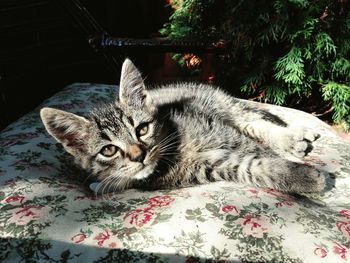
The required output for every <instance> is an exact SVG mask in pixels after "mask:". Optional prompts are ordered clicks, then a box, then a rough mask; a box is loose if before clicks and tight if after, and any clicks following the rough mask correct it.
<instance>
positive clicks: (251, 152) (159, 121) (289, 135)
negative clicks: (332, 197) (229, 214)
mask: <svg viewBox="0 0 350 263" xmlns="http://www.w3.org/2000/svg"><path fill="white" fill-rule="evenodd" d="M41 117H42V120H43V123H44V124H45V127H46V129H47V130H48V132H49V133H50V134H51V135H52V136H53V137H54V138H56V140H58V141H59V142H60V143H62V145H63V146H64V147H65V149H66V150H67V151H68V152H69V153H71V154H72V155H73V156H75V158H76V160H77V161H78V163H79V164H80V165H81V166H82V167H83V168H84V169H87V170H88V171H89V172H90V174H91V176H93V177H95V178H97V180H100V181H101V182H102V183H101V184H100V185H101V189H100V190H101V191H102V192H107V191H120V190H123V189H126V188H130V187H136V188H143V189H158V188H171V187H183V186H189V185H193V184H203V183H208V182H213V181H221V180H228V181H235V182H241V183H247V184H251V185H255V186H258V187H268V188H274V189H277V190H280V191H284V192H294V193H306V192H319V191H321V190H323V189H324V187H325V178H324V175H323V174H322V173H320V172H319V171H318V170H316V169H315V168H313V167H310V166H306V165H303V164H300V163H294V162H291V161H288V160H286V159H283V158H281V157H280V156H279V155H278V154H277V153H276V152H275V151H274V150H276V149H279V150H284V151H288V152H291V153H293V154H294V155H295V156H297V157H304V156H305V155H306V154H307V153H308V152H309V151H310V150H311V149H312V142H313V141H314V140H316V139H317V137H318V135H317V134H315V133H313V132H310V131H305V130H303V129H292V128H291V127H289V126H288V124H287V123H285V122H284V121H283V120H282V119H280V118H279V117H277V116H275V115H273V114H271V113H269V112H267V111H265V110H260V109H256V108H252V107H250V106H249V105H247V103H245V101H243V100H239V99H236V98H233V97H231V96H228V95H227V94H225V93H224V92H223V91H221V90H220V89H217V88H213V87H211V86H208V85H200V84H193V83H190V84H188V83H187V84H186V83H179V84H173V85H168V86H165V87H161V88H157V89H147V88H146V87H145V85H144V83H143V80H142V77H141V74H140V72H139V71H138V70H137V69H136V68H135V66H134V65H133V64H132V62H131V61H130V60H126V61H125V62H124V64H123V68H122V74H121V81H120V90H119V96H118V98H117V99H116V100H115V101H114V102H113V103H111V104H107V105H103V106H102V105H100V106H98V107H96V108H95V109H94V110H93V111H92V112H91V113H90V115H89V117H88V118H83V117H78V116H76V115H74V114H71V113H67V112H64V111H60V110H56V109H52V108H43V109H42V110H41ZM258 141H263V142H264V144H261V143H259V142H258ZM114 152H115V153H114ZM111 154H112V156H111Z"/></svg>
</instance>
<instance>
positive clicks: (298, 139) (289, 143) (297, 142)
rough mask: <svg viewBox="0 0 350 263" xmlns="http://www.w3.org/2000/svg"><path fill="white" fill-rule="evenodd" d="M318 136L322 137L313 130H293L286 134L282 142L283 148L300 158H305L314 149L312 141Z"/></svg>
mask: <svg viewBox="0 0 350 263" xmlns="http://www.w3.org/2000/svg"><path fill="white" fill-rule="evenodd" d="M318 138H320V135H319V134H318V133H315V132H313V131H311V130H306V129H299V130H293V131H290V132H288V134H286V136H285V138H284V139H283V142H282V144H283V147H282V148H283V149H284V150H285V151H287V152H290V153H292V154H293V155H294V156H296V157H298V158H303V157H304V156H306V155H307V154H308V153H309V152H311V151H312V149H313V145H312V143H313V142H314V141H316V140H317V139H318Z"/></svg>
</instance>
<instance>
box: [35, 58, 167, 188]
mask: <svg viewBox="0 0 350 263" xmlns="http://www.w3.org/2000/svg"><path fill="white" fill-rule="evenodd" d="M40 115H41V118H42V121H43V123H44V125H45V127H46V129H47V131H48V132H49V133H50V134H51V135H52V136H53V137H54V138H55V139H56V140H57V141H58V142H60V143H61V144H62V145H63V147H64V148H65V149H66V150H67V151H68V152H69V153H70V154H72V155H73V156H74V157H75V159H76V160H77V162H78V163H79V164H80V165H81V166H82V167H83V168H85V169H88V170H89V172H90V173H91V175H92V176H93V177H97V179H98V180H100V181H103V185H106V186H107V185H109V186H111V187H112V188H113V189H112V190H118V189H123V188H126V187H128V185H129V184H130V183H132V182H133V181H134V180H142V179H144V178H147V177H149V176H150V175H152V174H153V173H154V171H155V169H156V167H157V165H158V164H159V161H160V158H161V155H162V149H164V147H162V144H164V142H166V141H167V142H168V141H169V138H167V137H166V136H167V132H166V131H165V130H164V129H163V127H162V126H161V125H160V124H159V122H158V121H159V119H158V114H157V107H156V106H155V105H154V103H153V102H152V100H151V98H150V97H149V95H148V93H147V90H146V89H145V85H144V82H143V79H142V77H141V74H140V72H139V71H138V70H137V69H136V67H135V66H134V65H133V64H132V62H131V61H130V60H128V59H127V60H126V61H125V62H124V64H123V67H122V72H121V78H120V86H119V96H118V97H117V98H116V100H115V101H114V102H113V103H111V104H108V105H104V106H101V107H98V108H96V109H94V110H92V112H91V113H90V115H89V117H88V118H84V117H80V116H77V115H75V114H72V113H69V112H65V111H61V110H57V109H52V108H43V109H42V110H41V112H40ZM107 188H109V187H107ZM108 191H110V189H108Z"/></svg>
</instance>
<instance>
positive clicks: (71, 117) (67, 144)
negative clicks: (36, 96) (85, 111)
mask: <svg viewBox="0 0 350 263" xmlns="http://www.w3.org/2000/svg"><path fill="white" fill-rule="evenodd" d="M40 117H41V120H42V121H43V123H44V125H45V128H46V130H47V131H48V133H49V134H50V135H52V137H54V138H55V139H56V140H57V141H58V142H60V143H61V144H62V145H63V147H64V148H65V149H66V150H67V152H69V153H70V154H72V155H74V156H77V155H80V154H82V153H83V152H85V151H86V147H85V142H86V140H87V137H88V134H89V132H88V128H89V126H90V122H89V121H88V120H87V119H85V118H83V117H80V116H77V115H75V114H73V113H69V112H66V111H62V110H56V109H52V108H42V109H41V111H40Z"/></svg>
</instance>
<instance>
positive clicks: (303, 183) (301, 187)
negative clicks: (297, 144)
mask: <svg viewBox="0 0 350 263" xmlns="http://www.w3.org/2000/svg"><path fill="white" fill-rule="evenodd" d="M298 168H299V169H296V171H297V173H296V174H297V175H298V176H295V177H294V179H293V181H294V184H293V185H294V188H295V189H294V192H295V193H320V192H322V191H324V190H325V189H326V177H327V173H326V172H323V171H319V170H317V169H315V168H313V167H310V166H304V167H301V166H299V167H298Z"/></svg>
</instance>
